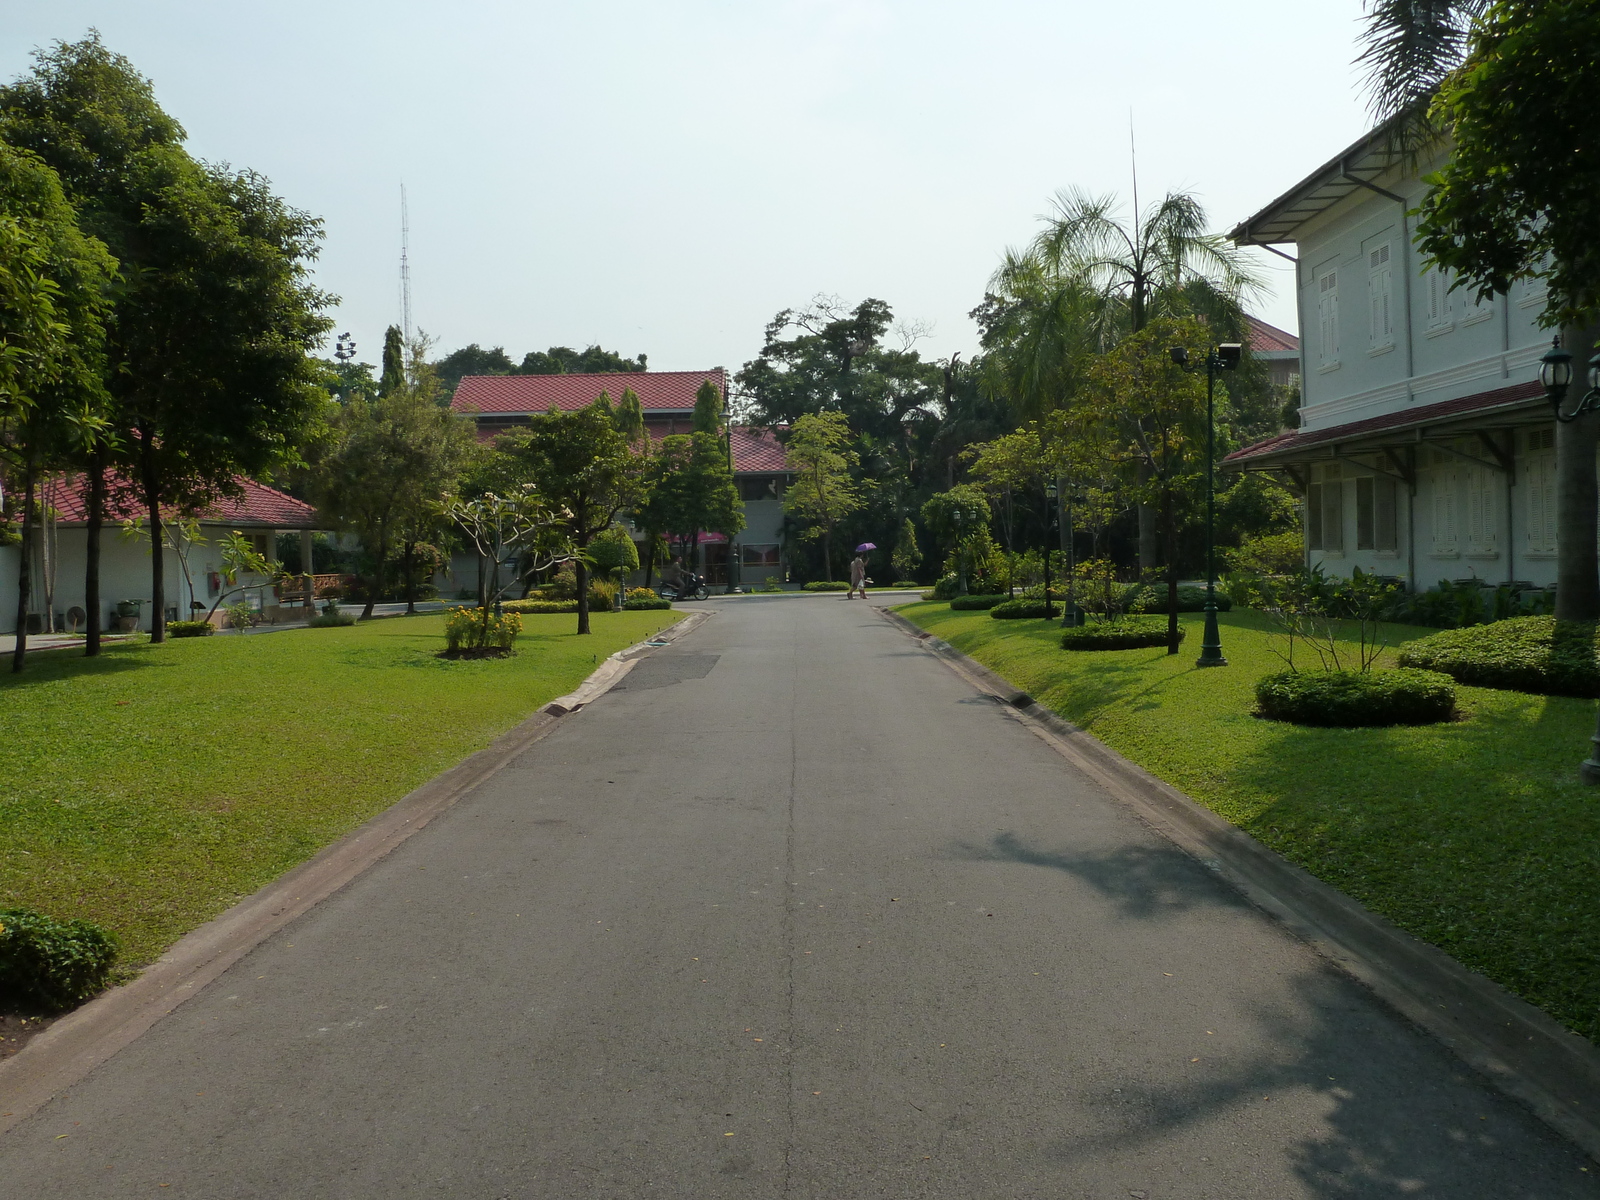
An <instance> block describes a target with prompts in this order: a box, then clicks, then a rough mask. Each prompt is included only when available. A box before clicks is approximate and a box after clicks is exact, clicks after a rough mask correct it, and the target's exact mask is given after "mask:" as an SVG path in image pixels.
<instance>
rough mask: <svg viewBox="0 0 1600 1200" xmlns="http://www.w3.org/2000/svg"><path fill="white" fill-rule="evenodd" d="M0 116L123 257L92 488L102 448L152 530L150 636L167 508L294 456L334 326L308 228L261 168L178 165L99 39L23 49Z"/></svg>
mask: <svg viewBox="0 0 1600 1200" xmlns="http://www.w3.org/2000/svg"><path fill="white" fill-rule="evenodd" d="M0 121H3V124H4V128H5V135H6V137H7V139H8V140H10V141H11V142H12V143H13V144H15V145H18V146H22V147H24V148H26V149H29V150H32V151H33V152H34V153H36V154H38V155H39V156H40V157H41V158H43V159H44V160H45V161H46V162H47V163H49V164H50V165H51V166H52V167H53V168H54V169H55V170H56V171H57V173H58V174H59V175H60V177H61V180H62V184H63V186H64V188H65V190H66V192H67V196H68V199H69V200H71V201H72V202H73V204H74V205H75V206H76V208H77V210H78V214H79V223H80V225H81V226H82V227H83V228H84V230H85V231H86V232H89V233H91V234H93V235H94V236H96V237H98V238H99V239H100V240H101V241H103V242H104V243H105V244H106V246H107V247H108V249H109V250H110V251H111V253H112V254H113V255H114V256H115V257H116V258H117V259H118V261H119V262H120V264H121V267H122V280H123V282H122V286H121V287H120V288H119V289H118V291H117V293H116V303H115V308H114V311H113V319H112V321H111V322H110V324H109V325H108V338H107V370H106V380H107V388H108V391H109V392H110V393H111V397H112V401H113V403H112V407H111V412H110V420H111V424H110V426H109V427H108V428H107V430H106V432H105V433H104V434H103V435H102V436H101V437H100V438H99V440H98V444H97V446H96V449H95V456H94V464H95V465H94V467H93V469H92V470H91V485H93V484H94V481H95V476H96V475H97V474H98V473H99V471H100V469H101V465H102V464H103V463H104V461H105V457H104V456H115V458H116V459H118V460H120V461H121V462H122V464H123V465H124V467H125V469H126V471H127V472H128V474H129V475H130V476H131V477H132V480H133V484H132V489H133V490H134V491H135V492H136V493H137V495H138V497H139V499H140V501H141V503H142V504H143V506H144V507H145V509H146V511H147V514H148V517H149V520H150V525H151V545H152V553H151V593H152V600H153V603H154V607H155V614H154V621H153V627H152V634H151V637H152V640H155V641H160V640H162V639H163V638H164V635H165V621H166V613H165V608H166V600H165V572H164V562H163V555H162V547H163V544H164V541H165V539H164V538H163V537H162V536H161V533H160V524H161V521H162V519H163V510H164V509H165V508H171V509H174V510H176V511H178V512H180V513H188V512H195V511H198V510H199V509H201V508H203V507H205V506H206V505H207V504H209V503H211V502H212V501H214V500H215V499H216V497H217V496H218V495H219V494H223V493H228V492H233V491H235V490H236V489H237V487H238V486H239V485H238V483H237V477H238V475H239V474H241V473H244V474H257V473H261V472H265V471H267V470H268V469H270V468H271V467H273V466H275V465H278V464H281V463H283V462H285V461H286V460H292V459H293V458H294V457H295V455H296V443H297V441H298V439H299V437H300V435H301V434H302V433H303V432H304V430H305V428H306V426H307V424H308V422H309V421H311V420H312V419H314V416H315V414H316V412H317V410H318V408H319V406H320V404H321V403H322V402H323V397H325V395H326V393H325V392H324V391H323V390H322V388H321V387H320V383H321V379H322V376H321V374H320V372H319V370H318V368H317V367H316V365H315V364H314V362H313V360H311V359H310V358H309V357H308V355H307V352H308V351H309V350H310V349H311V348H312V347H314V346H315V345H316V343H317V342H318V341H319V340H320V338H321V336H322V334H323V333H325V332H326V331H327V329H328V328H330V324H329V322H328V321H327V319H326V318H325V317H324V316H323V310H324V309H325V308H326V307H327V305H328V304H329V300H330V298H329V297H328V296H326V295H325V294H324V293H322V292H320V291H318V290H317V289H316V288H314V287H313V286H312V285H311V284H310V282H309V274H308V264H309V262H310V260H311V259H312V258H313V257H314V255H315V253H316V250H317V244H318V242H319V240H320V238H321V235H322V229H321V223H320V222H319V221H317V220H315V219H314V218H312V217H310V216H308V215H306V214H305V213H302V212H299V211H297V210H295V209H293V208H290V207H289V206H288V205H286V204H285V203H284V202H283V201H282V200H280V199H279V198H278V197H276V196H275V195H273V193H272V191H271V189H270V187H269V186H268V184H267V181H266V180H265V179H263V178H262V177H260V176H259V175H255V174H253V173H251V172H248V171H245V172H234V171H231V170H229V169H227V168H224V167H215V166H205V165H202V164H200V163H197V162H195V161H194V160H193V159H192V158H190V157H189V155H188V154H187V153H186V152H185V151H184V150H183V149H182V146H181V144H180V143H181V142H182V139H183V136H184V135H183V130H182V128H181V127H180V126H179V125H178V124H177V122H175V121H173V120H172V119H171V118H170V117H169V116H167V115H166V114H165V113H164V112H162V111H161V109H160V107H159V105H157V104H156V102H155V99H154V96H153V94H152V93H151V89H150V85H149V82H148V81H147V80H145V79H144V78H142V77H141V76H140V75H139V74H138V73H137V72H136V71H135V70H134V69H133V67H132V65H131V64H129V63H128V61H127V60H126V59H125V58H123V57H122V56H120V55H116V54H112V53H111V52H110V51H109V50H107V49H106V48H105V46H104V45H102V44H101V42H100V40H99V37H98V35H92V36H91V37H89V38H88V39H86V40H84V41H82V42H78V43H75V44H70V45H69V44H66V43H58V44H57V45H56V46H55V47H54V48H53V49H52V50H50V51H42V52H39V53H37V54H36V55H35V69H34V71H33V72H32V74H31V75H29V76H27V77H25V78H23V79H22V80H20V81H18V82H17V83H15V84H12V85H10V86H8V87H5V88H0ZM201 329H203V330H204V331H205V335H204V336H198V335H197V334H196V331H197V330H201ZM92 504H93V502H92ZM95 521H96V514H94V513H93V512H92V513H91V525H93V524H94V522H95Z"/></svg>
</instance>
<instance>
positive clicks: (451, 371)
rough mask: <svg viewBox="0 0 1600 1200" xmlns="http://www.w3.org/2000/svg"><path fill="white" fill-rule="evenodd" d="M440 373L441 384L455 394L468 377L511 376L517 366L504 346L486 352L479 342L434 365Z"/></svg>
mask: <svg viewBox="0 0 1600 1200" xmlns="http://www.w3.org/2000/svg"><path fill="white" fill-rule="evenodd" d="M433 367H434V370H435V371H437V372H438V375H439V384H440V386H441V387H443V388H444V390H445V391H446V393H453V392H454V391H455V390H456V384H458V383H460V382H461V380H462V378H463V377H464V376H467V375H511V374H513V373H515V371H516V369H517V364H516V363H514V362H512V361H511V358H510V356H509V355H507V354H506V351H505V347H504V346H495V347H494V348H493V349H491V350H485V349H484V348H483V347H482V346H480V345H478V343H477V342H473V343H472V344H471V345H470V346H463V347H462V348H461V349H459V350H453V351H451V352H450V353H449V354H446V355H445V356H444V357H443V358H441V359H440V360H439V361H438V362H436V363H434V364H433Z"/></svg>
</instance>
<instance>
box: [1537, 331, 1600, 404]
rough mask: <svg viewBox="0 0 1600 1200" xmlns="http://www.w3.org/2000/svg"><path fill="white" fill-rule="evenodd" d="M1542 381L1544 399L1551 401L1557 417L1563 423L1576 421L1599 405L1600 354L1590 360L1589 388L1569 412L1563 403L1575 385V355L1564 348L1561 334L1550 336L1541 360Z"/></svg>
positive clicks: (1540, 374) (1540, 380)
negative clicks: (1564, 410)
mask: <svg viewBox="0 0 1600 1200" xmlns="http://www.w3.org/2000/svg"><path fill="white" fill-rule="evenodd" d="M1539 382H1540V383H1541V384H1542V385H1543V386H1544V396H1545V399H1546V400H1548V401H1550V407H1551V409H1552V410H1553V411H1554V412H1555V415H1556V420H1558V421H1560V422H1561V423H1562V424H1563V425H1565V424H1567V423H1568V422H1570V421H1576V420H1577V419H1578V418H1579V417H1581V416H1583V414H1584V413H1587V412H1594V411H1595V410H1596V409H1600V354H1596V355H1595V356H1594V357H1593V358H1591V359H1590V360H1589V390H1588V391H1587V392H1585V393H1584V394H1583V395H1582V396H1581V397H1580V398H1579V400H1578V406H1577V407H1576V408H1574V409H1573V410H1572V411H1571V412H1570V413H1563V412H1562V411H1561V405H1562V404H1563V403H1564V402H1565V401H1566V399H1567V390H1568V389H1569V388H1570V387H1571V386H1572V355H1570V354H1568V353H1567V352H1566V351H1565V350H1563V349H1562V348H1561V338H1560V336H1559V335H1558V336H1556V337H1555V338H1553V339H1552V340H1551V342H1550V349H1548V350H1546V351H1545V352H1544V357H1543V358H1541V359H1540V360H1539Z"/></svg>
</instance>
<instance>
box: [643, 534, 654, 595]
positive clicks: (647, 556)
mask: <svg viewBox="0 0 1600 1200" xmlns="http://www.w3.org/2000/svg"><path fill="white" fill-rule="evenodd" d="M645 540H646V542H647V543H648V545H649V549H647V550H646V551H645V552H644V586H645V587H649V586H650V576H651V573H652V572H654V571H655V569H656V535H655V534H653V533H647V534H646V535H645Z"/></svg>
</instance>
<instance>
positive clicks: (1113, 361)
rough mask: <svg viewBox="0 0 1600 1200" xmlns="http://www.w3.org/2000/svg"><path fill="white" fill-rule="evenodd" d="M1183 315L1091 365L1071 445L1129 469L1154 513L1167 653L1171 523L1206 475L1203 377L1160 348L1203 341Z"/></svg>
mask: <svg viewBox="0 0 1600 1200" xmlns="http://www.w3.org/2000/svg"><path fill="white" fill-rule="evenodd" d="M1210 337H1211V332H1210V330H1209V329H1208V328H1207V327H1206V326H1205V325H1203V324H1201V323H1200V322H1198V321H1196V320H1194V319H1192V318H1189V319H1180V320H1174V319H1171V318H1161V319H1158V320H1155V321H1152V322H1151V323H1150V324H1149V325H1148V326H1146V328H1145V329H1143V330H1141V331H1140V332H1139V333H1137V334H1133V335H1131V336H1129V337H1128V338H1126V339H1124V340H1123V342H1122V343H1121V344H1120V345H1118V346H1117V347H1116V349H1114V350H1112V351H1110V352H1109V353H1107V354H1104V355H1101V356H1099V358H1097V359H1096V360H1095V362H1094V364H1093V365H1092V367H1091V368H1090V373H1089V381H1088V387H1087V388H1086V389H1085V392H1084V396H1083V399H1082V401H1081V405H1082V408H1083V416H1084V417H1085V420H1084V421H1083V422H1082V424H1081V425H1080V426H1079V429H1078V433H1079V437H1080V439H1081V441H1080V447H1079V448H1078V451H1079V453H1080V454H1083V455H1084V456H1085V457H1098V458H1100V459H1102V460H1103V461H1104V462H1106V463H1107V464H1108V465H1109V466H1110V467H1112V468H1114V467H1116V466H1117V465H1122V466H1124V467H1128V468H1131V469H1132V473H1133V475H1134V479H1133V480H1131V481H1129V483H1130V484H1131V486H1129V491H1130V493H1131V494H1132V495H1133V496H1134V497H1135V499H1137V500H1138V501H1139V502H1141V503H1144V504H1147V505H1149V506H1150V507H1151V508H1152V509H1153V510H1154V511H1155V513H1156V514H1157V517H1158V520H1159V528H1160V532H1161V545H1162V549H1163V551H1164V554H1163V558H1164V560H1165V569H1166V576H1167V639H1168V640H1167V653H1169V654H1176V653H1177V652H1178V566H1177V557H1178V545H1177V539H1178V529H1179V525H1180V523H1181V522H1182V520H1183V519H1184V515H1185V512H1184V510H1185V508H1186V506H1187V505H1189V504H1191V503H1193V501H1194V499H1195V497H1196V496H1197V495H1198V494H1199V489H1200V488H1201V486H1202V485H1203V483H1204V479H1205V460H1204V447H1205V444H1206V443H1205V419H1206V415H1205V414H1206V405H1205V382H1204V380H1203V379H1201V378H1199V377H1198V376H1196V375H1192V374H1187V373H1185V372H1184V371H1183V369H1182V368H1180V367H1179V366H1177V365H1176V364H1175V363H1173V362H1172V360H1171V358H1170V357H1169V356H1168V354H1167V349H1168V347H1170V346H1183V345H1190V346H1194V345H1209V344H1210Z"/></svg>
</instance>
